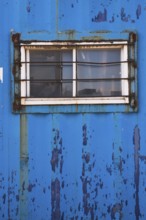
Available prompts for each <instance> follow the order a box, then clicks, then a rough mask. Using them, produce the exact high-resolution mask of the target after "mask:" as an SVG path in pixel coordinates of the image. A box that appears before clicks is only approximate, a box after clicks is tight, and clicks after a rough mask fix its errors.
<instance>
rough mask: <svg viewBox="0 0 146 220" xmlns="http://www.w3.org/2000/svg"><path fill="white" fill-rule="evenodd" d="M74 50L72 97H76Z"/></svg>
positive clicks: (74, 56) (74, 52)
mask: <svg viewBox="0 0 146 220" xmlns="http://www.w3.org/2000/svg"><path fill="white" fill-rule="evenodd" d="M76 78H77V76H76V49H73V97H75V96H76V87H77V85H76V83H77V81H76Z"/></svg>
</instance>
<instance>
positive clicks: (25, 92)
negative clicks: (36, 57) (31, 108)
mask: <svg viewBox="0 0 146 220" xmlns="http://www.w3.org/2000/svg"><path fill="white" fill-rule="evenodd" d="M20 46H21V70H20V72H21V105H70V104H72V105H73V104H78V105H79V104H125V103H129V95H128V93H129V85H128V42H127V41H114V42H106V43H105V42H74V43H72V42H68V43H66V42H32V43H30V44H29V45H28V44H23V43H22V44H21V45H20ZM57 47H60V50H66V49H71V50H72V55H73V60H72V61H73V73H72V74H73V96H72V97H61V98H58V97H57V98H54V97H51V98H50V97H48V98H43V97H42V98H37V97H36V98H31V97H29V95H30V81H29V80H30V65H29V63H30V54H29V51H30V50H34V51H35V50H50V49H53V50H55V49H54V48H57ZM78 48H80V49H86V50H90V49H95V50H98V49H107V50H110V49H115V48H118V49H120V51H121V69H122V71H121V77H122V78H124V80H122V78H121V86H122V89H121V92H122V95H121V96H111V97H110V96H108V97H107V96H105V97H103V96H101V97H99V96H98V97H93V96H92V97H76V94H75V92H76V86H77V84H76V79H77V64H76V53H77V50H78ZM56 51H57V49H56Z"/></svg>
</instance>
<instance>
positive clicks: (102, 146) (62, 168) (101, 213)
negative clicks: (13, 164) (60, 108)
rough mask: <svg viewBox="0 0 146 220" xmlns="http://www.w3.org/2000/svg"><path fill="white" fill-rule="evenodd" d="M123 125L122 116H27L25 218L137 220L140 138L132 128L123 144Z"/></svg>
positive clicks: (132, 127)
mask: <svg viewBox="0 0 146 220" xmlns="http://www.w3.org/2000/svg"><path fill="white" fill-rule="evenodd" d="M34 121H35V122H36V126H35V127H36V128H35V130H34V131H32V127H33V125H34ZM111 121H113V122H114V123H113V124H111ZM125 121H126V119H125V117H121V116H120V115H110V116H109V115H107V116H105V115H100V117H98V115H90V114H86V115H75V116H74V117H72V115H66V116H65V115H64V116H62V115H55V116H53V117H52V116H45V117H43V116H38V115H37V116H30V117H29V155H30V157H29V168H28V174H29V182H28V186H27V187H26V192H25V193H27V196H28V203H29V211H28V216H29V219H31V218H36V219H40V218H42V219H43V218H44V219H45V218H46V217H47V216H50V217H49V218H50V219H127V218H131V219H134V218H135V217H134V216H135V210H139V200H137V199H136V200H135V198H136V197H137V198H139V197H138V196H139V195H138V194H137V193H138V189H139V182H138V180H137V179H135V176H136V177H137V178H139V176H138V175H137V170H138V169H139V167H138V165H137V159H134V157H133V155H134V154H135V155H137V152H135V149H137V148H138V149H139V145H138V143H139V134H138V133H137V132H138V130H137V129H138V127H137V125H134V123H133V124H131V127H130V129H129V131H128V135H129V136H130V137H131V139H128V140H126V138H124V137H126V136H127V130H126V124H125ZM44 122H45V127H44ZM76 123H78V126H77V127H76V126H75V124H76ZM40 127H41V128H40ZM44 128H45V133H43V134H41V133H40V130H42V129H44ZM66 128H68V129H66ZM121 128H122V131H121V133H120V130H121ZM103 134H105V135H106V136H105V137H106V138H103V136H102V135H103ZM42 135H43V137H45V138H44V140H43V141H42V138H41V136H42ZM123 140H125V141H123ZM137 145H138V146H137ZM135 201H137V202H136V203H135ZM49 204H51V206H50V205H49ZM42 210H43V212H42Z"/></svg>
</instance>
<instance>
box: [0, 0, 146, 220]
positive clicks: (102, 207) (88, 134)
mask: <svg viewBox="0 0 146 220" xmlns="http://www.w3.org/2000/svg"><path fill="white" fill-rule="evenodd" d="M0 9H1V13H0V66H1V67H3V69H4V81H3V83H0V219H4V220H8V219H9V220H10V219H11V220H20V219H26V220H27V219H28V220H31V219H36V220H41V219H42V220H45V219H50V220H51V219H52V220H59V219H62V220H63V219H64V220H68V219H72V220H75V219H76V220H77V219H78V220H81V219H82V220H89V219H93V220H108V219H111V220H145V219H146V209H145V203H146V147H145V145H146V135H145V130H146V117H145V116H146V99H145V93H146V87H145V81H146V75H145V69H146V60H145V59H146V54H145V53H146V52H145V51H146V41H145V29H144V21H145V20H146V2H145V1H142V0H123V1H113V0H105V1H104V0H98V1H97V0H86V1H83V0H70V1H65V0H61V1H57V0H56V1H51V0H44V1H40V0H27V1H25V2H24V1H21V0H20V1H18V0H13V1H7V0H1V1H0ZM11 32H15V33H20V34H21V37H22V39H26V40H36V39H37V40H41V39H42V38H43V39H44V40H75V39H86V40H87V39H91V38H92V39H94V40H96V39H98V40H99V39H101V38H102V39H103V38H104V36H105V35H106V36H107V35H108V37H109V39H112V36H113V35H112V34H113V32H114V33H115V34H116V35H117V36H119V35H120V33H121V36H123V35H122V33H126V32H127V33H129V32H136V33H137V36H138V56H137V63H136V65H137V66H138V106H139V111H138V112H135V113H128V114H126V113H123V112H124V111H122V110H121V113H120V112H119V113H117V111H116V110H115V109H114V108H113V107H112V106H110V107H107V108H110V111H109V112H110V113H105V112H106V106H103V107H101V106H100V107H98V108H100V110H99V111H98V112H102V113H94V109H93V106H89V107H88V109H86V108H84V111H82V113H81V112H80V107H78V106H76V107H75V106H73V107H71V106H70V107H69V108H70V109H69V111H66V113H64V114H63V107H56V112H61V113H59V114H53V113H52V114H44V112H46V111H43V110H42V108H41V106H40V107H39V110H38V114H36V113H34V111H33V109H32V108H31V107H30V108H29V110H28V111H29V114H23V113H25V111H22V112H21V115H20V114H13V113H12V97H11V90H10V88H11V77H10V73H11V72H12V75H13V73H15V72H16V70H15V69H13V70H12V66H10V59H11V58H10V57H11V55H14V54H11V52H10V51H11V46H12V44H11V40H10V38H11V37H10V35H11ZM97 33H98V34H97ZM99 33H100V34H99ZM114 36H115V35H114ZM134 37H135V36H134V35H133V38H134ZM15 40H16V39H13V41H15ZM133 40H134V39H133ZM57 108H60V109H57ZM71 108H74V109H73V112H78V113H76V114H70V113H68V112H72V109H71ZM127 111H128V110H127ZM87 112H88V113H87ZM91 112H92V113H91ZM39 113H40V114H39Z"/></svg>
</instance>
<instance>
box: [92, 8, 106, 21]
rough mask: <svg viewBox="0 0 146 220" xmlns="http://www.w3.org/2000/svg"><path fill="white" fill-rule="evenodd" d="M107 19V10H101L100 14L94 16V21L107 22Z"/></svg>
mask: <svg viewBox="0 0 146 220" xmlns="http://www.w3.org/2000/svg"><path fill="white" fill-rule="evenodd" d="M105 21H107V10H106V9H104V11H103V12H102V11H99V12H98V14H97V15H96V16H95V17H93V18H92V22H105Z"/></svg>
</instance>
